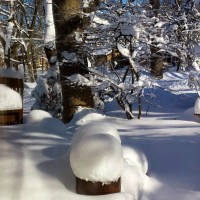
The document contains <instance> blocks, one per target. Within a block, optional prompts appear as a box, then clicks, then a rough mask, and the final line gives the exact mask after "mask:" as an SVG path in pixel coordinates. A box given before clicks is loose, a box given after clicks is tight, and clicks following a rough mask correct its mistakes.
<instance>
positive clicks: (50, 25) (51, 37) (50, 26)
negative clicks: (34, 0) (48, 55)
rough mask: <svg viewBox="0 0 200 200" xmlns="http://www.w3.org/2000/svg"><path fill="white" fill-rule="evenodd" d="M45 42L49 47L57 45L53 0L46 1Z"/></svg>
mask: <svg viewBox="0 0 200 200" xmlns="http://www.w3.org/2000/svg"><path fill="white" fill-rule="evenodd" d="M44 43H45V45H46V46H47V47H48V48H52V47H54V45H55V27H54V19H53V10H52V0H46V1H45V37H44Z"/></svg>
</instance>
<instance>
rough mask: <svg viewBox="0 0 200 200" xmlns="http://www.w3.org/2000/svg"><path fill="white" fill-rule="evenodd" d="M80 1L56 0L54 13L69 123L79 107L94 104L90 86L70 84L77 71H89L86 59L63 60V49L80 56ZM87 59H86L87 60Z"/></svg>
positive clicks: (81, 22)
mask: <svg viewBox="0 0 200 200" xmlns="http://www.w3.org/2000/svg"><path fill="white" fill-rule="evenodd" d="M81 4H82V3H81V1H80V0H53V13H54V22H55V30H56V49H57V55H58V62H59V68H60V80H61V86H62V95H63V121H64V122H69V121H70V120H71V119H72V117H73V115H74V113H75V111H76V109H77V107H78V106H83V107H93V96H92V92H91V88H90V87H86V86H84V87H80V86H77V85H74V84H69V83H66V77H68V76H71V75H73V74H81V75H83V76H84V75H86V74H88V70H87V68H86V66H85V65H84V64H82V61H76V62H70V61H67V60H65V62H63V56H62V52H63V51H67V52H69V53H71V52H75V53H76V55H78V57H80V55H79V50H80V48H81V45H80V44H78V43H77V42H76V40H75V33H74V32H75V31H79V30H81V29H82V28H83V20H82V17H81V15H80V14H81V6H82V5H81ZM83 60H84V59H83Z"/></svg>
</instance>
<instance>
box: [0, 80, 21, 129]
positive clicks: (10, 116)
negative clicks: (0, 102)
mask: <svg viewBox="0 0 200 200" xmlns="http://www.w3.org/2000/svg"><path fill="white" fill-rule="evenodd" d="M0 84H5V85H7V86H8V87H9V88H11V89H13V90H14V91H16V92H18V93H19V94H20V96H21V98H22V102H23V91H24V83H23V79H17V78H9V77H0ZM13 101H14V99H13ZM22 123H23V108H21V109H15V110H0V126H1V125H15V124H22Z"/></svg>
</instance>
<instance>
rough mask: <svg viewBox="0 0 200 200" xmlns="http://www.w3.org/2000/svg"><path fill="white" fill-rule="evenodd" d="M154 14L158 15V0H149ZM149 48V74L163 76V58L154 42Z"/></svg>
mask: <svg viewBox="0 0 200 200" xmlns="http://www.w3.org/2000/svg"><path fill="white" fill-rule="evenodd" d="M149 3H150V4H151V6H152V9H153V12H154V16H157V15H158V12H159V11H158V9H159V8H160V1H159V0H150V2H149ZM150 50H151V61H150V68H151V74H152V75H153V76H155V77H157V78H163V59H162V58H161V57H160V56H159V50H160V49H159V48H158V47H156V43H152V46H151V47H150Z"/></svg>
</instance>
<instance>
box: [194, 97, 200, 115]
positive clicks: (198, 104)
mask: <svg viewBox="0 0 200 200" xmlns="http://www.w3.org/2000/svg"><path fill="white" fill-rule="evenodd" d="M199 113H200V98H199V97H198V98H197V100H196V102H195V104H194V114H199Z"/></svg>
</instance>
